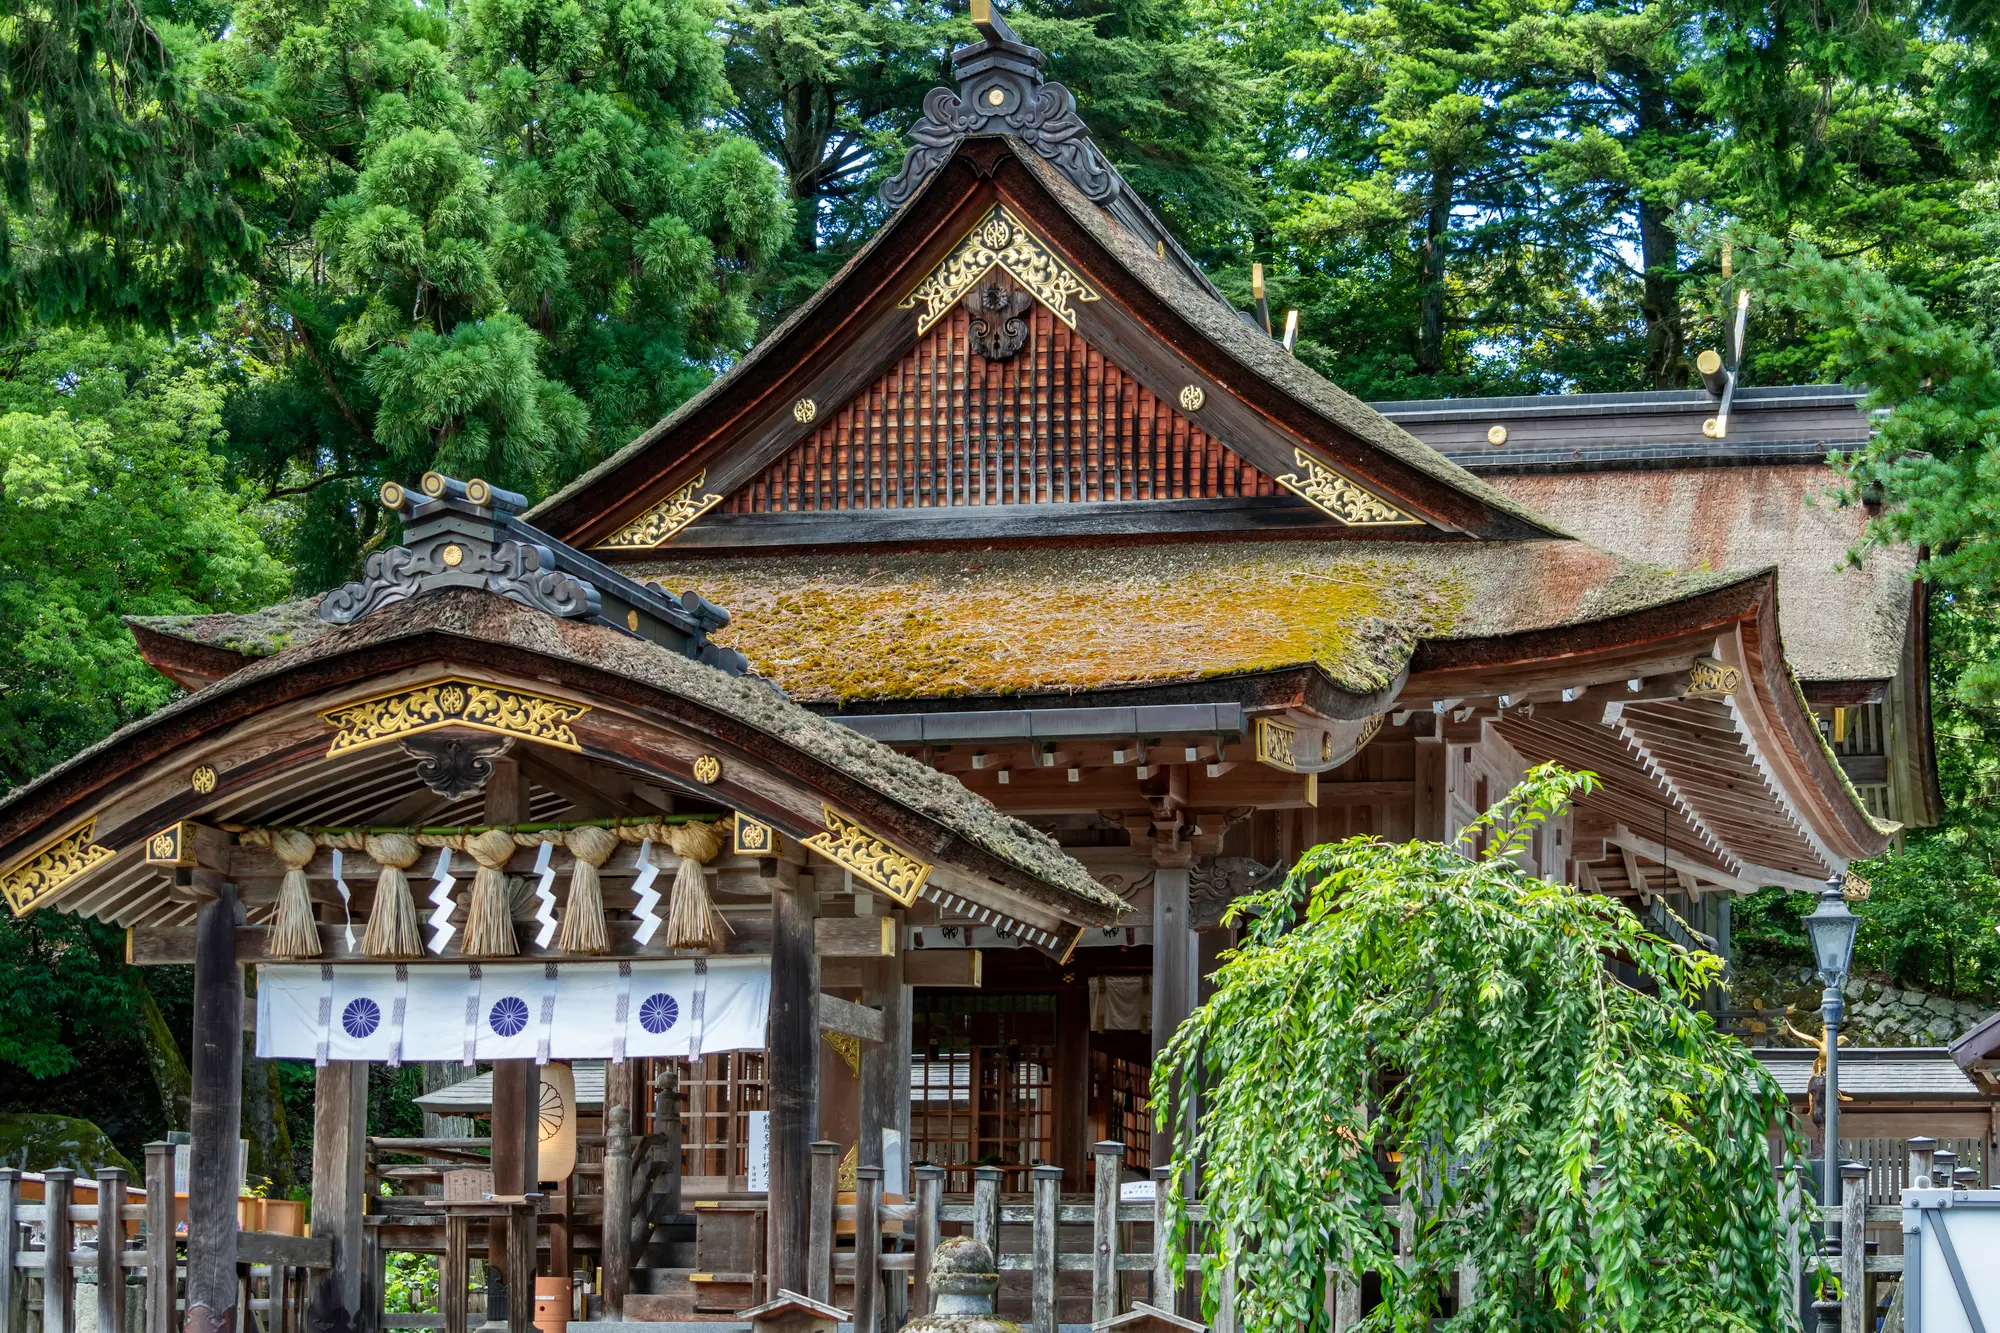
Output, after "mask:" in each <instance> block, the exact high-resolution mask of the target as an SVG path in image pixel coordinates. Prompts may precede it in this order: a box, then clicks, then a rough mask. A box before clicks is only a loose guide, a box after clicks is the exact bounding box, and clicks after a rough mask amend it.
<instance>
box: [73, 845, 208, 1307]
mask: <svg viewBox="0 0 2000 1333" xmlns="http://www.w3.org/2000/svg"><path fill="white" fill-rule="evenodd" d="M241 916H242V909H241V908H240V907H239V906H238V905H237V901H236V886H235V885H234V884H224V885H223V886H222V891H221V893H220V894H219V895H218V896H217V897H216V898H214V899H212V900H210V901H209V902H206V903H203V904H202V906H201V910H200V911H199V912H198V913H197V914H196V915H195V927H194V932H195V944H194V1068H193V1071H192V1073H193V1077H192V1080H191V1081H192V1095H191V1096H190V1098H189V1104H188V1128H189V1130H190V1131H191V1133H192V1144H191V1146H190V1148H189V1151H188V1258H187V1317H186V1321H185V1323H184V1325H183V1327H184V1328H185V1329H186V1330H187V1333H233V1331H234V1330H235V1328H236V1326H237V1325H236V1293H237V1282H236V1196H237V1194H238V1193H239V1192H240V1190H241V1188H242V1182H241V1181H239V1180H238V1179H237V1170H238V1160H237V1154H238V1151H239V1150H238V1146H237V1145H238V1140H239V1139H240V1138H241V1136H242V1110H243V969H242V968H241V967H240V966H239V965H238V964H237V962H236V927H237V925H238V923H239V921H240V919H241ZM47 1328H48V1333H67V1331H66V1330H59V1329H57V1328H56V1326H55V1325H53V1324H49V1325H47Z"/></svg>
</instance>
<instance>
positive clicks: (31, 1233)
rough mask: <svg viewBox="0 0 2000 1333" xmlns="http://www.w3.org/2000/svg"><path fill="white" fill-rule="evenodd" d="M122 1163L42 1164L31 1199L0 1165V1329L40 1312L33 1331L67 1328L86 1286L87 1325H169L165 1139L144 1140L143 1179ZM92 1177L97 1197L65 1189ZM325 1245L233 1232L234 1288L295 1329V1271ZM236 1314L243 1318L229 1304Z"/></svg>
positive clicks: (177, 1320) (169, 1165)
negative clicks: (90, 1318) (92, 1309)
mask: <svg viewBox="0 0 2000 1333" xmlns="http://www.w3.org/2000/svg"><path fill="white" fill-rule="evenodd" d="M125 1175H126V1173H125V1172H124V1171H123V1170H122V1169H119V1168H116V1167H106V1168H103V1169H101V1170H99V1171H98V1172H97V1173H96V1175H95V1178H94V1179H90V1178H85V1179H82V1180H79V1179H78V1178H77V1174H76V1172H74V1171H71V1170H67V1169H61V1168H57V1169H51V1170H48V1171H45V1172H43V1173H42V1176H41V1186H42V1199H41V1201H40V1202H35V1201H33V1200H31V1199H28V1198H26V1197H25V1196H24V1193H23V1189H22V1186H23V1184H24V1183H31V1182H29V1181H28V1180H27V1178H26V1177H24V1176H23V1174H22V1173H21V1172H20V1171H17V1170H14V1169H12V1168H0V1321H4V1322H5V1324H6V1326H7V1327H8V1328H9V1329H10V1330H11V1329H14V1328H16V1327H23V1326H25V1327H24V1333H35V1320H34V1316H35V1315H36V1314H39V1316H40V1318H39V1333H75V1329H76V1327H77V1321H76V1309H77V1302H78V1301H79V1300H81V1299H84V1298H86V1296H88V1295H89V1294H90V1293H88V1292H87V1291H86V1290H85V1289H86V1288H91V1287H93V1286H94V1288H95V1292H94V1299H95V1301H96V1307H97V1330H98V1333H176V1331H177V1330H178V1329H179V1328H180V1325H181V1317H180V1301H181V1291H180V1280H181V1277H182V1275H183V1266H182V1264H181V1261H180V1254H179V1242H178V1240H177V1238H176V1236H175V1226H176V1219H175V1210H174V1150H173V1147H172V1145H170V1144H165V1143H149V1144H147V1145H146V1188H145V1189H144V1190H143V1191H139V1190H134V1189H131V1188H130V1187H129V1186H128V1184H127V1182H126V1179H125ZM93 1187H94V1191H95V1193H96V1196H97V1198H96V1202H94V1203H83V1202H81V1201H79V1200H78V1199H77V1198H76V1197H75V1196H76V1194H77V1192H78V1190H79V1188H82V1189H91V1188H93ZM86 1230H87V1231H88V1232H89V1233H90V1234H88V1235H80V1234H79V1233H80V1232H83V1231H86ZM37 1236H39V1238H40V1240H39V1243H36V1237H37ZM332 1254H333V1243H332V1242H331V1241H329V1240H325V1239H321V1240H312V1239H309V1238H306V1237H302V1236H276V1235H269V1234H266V1233H263V1232H255V1231H243V1232H238V1233H237V1237H236V1258H237V1270H238V1273H239V1274H240V1276H241V1281H240V1282H239V1283H238V1289H239V1291H240V1292H241V1293H242V1295H241V1297H240V1299H241V1300H242V1301H243V1302H244V1304H245V1305H246V1306H247V1307H248V1309H251V1310H255V1311H258V1312H260V1313H262V1314H263V1315H264V1317H265V1324H266V1327H267V1328H269V1329H270V1330H271V1333H300V1330H302V1329H303V1328H304V1327H305V1318H304V1316H305V1304H306V1299H307V1292H306V1288H307V1285H308V1281H307V1276H306V1275H307V1273H309V1272H310V1271H311V1270H313V1269H324V1268H327V1267H330V1266H331V1264H332V1262H333V1260H332ZM260 1292H261V1293H262V1294H261V1295H259V1293H260ZM17 1310H25V1311H26V1312H27V1313H28V1315H29V1319H28V1320H26V1321H23V1325H16V1324H15V1323H14V1322H13V1321H14V1320H15V1318H16V1315H15V1312H16V1311H17ZM236 1326H237V1327H238V1328H245V1327H247V1326H248V1325H247V1323H246V1321H245V1320H244V1319H243V1318H242V1317H241V1315H240V1314H239V1317H238V1319H237V1324H236Z"/></svg>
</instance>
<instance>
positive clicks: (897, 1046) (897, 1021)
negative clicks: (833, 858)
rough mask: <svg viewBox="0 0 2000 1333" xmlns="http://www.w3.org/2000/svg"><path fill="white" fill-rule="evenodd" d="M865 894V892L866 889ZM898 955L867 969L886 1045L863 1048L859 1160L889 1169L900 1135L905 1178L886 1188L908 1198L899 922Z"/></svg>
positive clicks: (868, 992)
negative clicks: (891, 1143) (889, 1136)
mask: <svg viewBox="0 0 2000 1333" xmlns="http://www.w3.org/2000/svg"><path fill="white" fill-rule="evenodd" d="M863 892H865V890H863ZM896 935H897V944H896V956H895V957H893V958H871V959H868V960H866V961H865V962H864V963H863V964H862V968H861V1003H863V1004H865V1005H868V1006H869V1007H871V1008H874V1009H880V1010H881V1011H882V1027H883V1030H884V1033H885V1035H886V1037H887V1040H886V1041H882V1042H879V1043H878V1042H867V1043H864V1044H863V1045H862V1047H861V1151H860V1154H859V1156H858V1157H857V1158H856V1159H855V1160H856V1161H857V1162H858V1163H859V1164H860V1165H862V1166H873V1167H884V1166H886V1165H887V1163H886V1162H885V1161H884V1160H883V1156H882V1136H883V1133H884V1131H888V1132H890V1133H894V1134H896V1135H898V1136H899V1139H900V1142H901V1143H902V1145H903V1149H902V1159H901V1160H902V1163H903V1170H902V1174H901V1177H900V1178H898V1179H893V1180H889V1181H888V1183H887V1184H885V1185H884V1187H883V1188H884V1189H886V1190H888V1191H889V1192H890V1193H892V1194H901V1195H905V1196H907V1195H908V1193H909V1189H910V1181H909V1171H910V1043H911V1036H910V1021H911V1012H910V1010H911V1006H910V988H909V987H908V986H906V985H905V984H903V950H902V919H901V916H900V914H898V917H897V922H896Z"/></svg>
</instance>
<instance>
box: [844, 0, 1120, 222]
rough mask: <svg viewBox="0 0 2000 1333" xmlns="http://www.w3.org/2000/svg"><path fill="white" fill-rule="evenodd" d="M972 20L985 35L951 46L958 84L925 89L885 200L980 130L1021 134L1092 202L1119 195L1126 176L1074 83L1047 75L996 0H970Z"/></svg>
mask: <svg viewBox="0 0 2000 1333" xmlns="http://www.w3.org/2000/svg"><path fill="white" fill-rule="evenodd" d="M972 21H973V22H974V23H976V24H978V25H979V30H980V32H981V33H983V34H984V35H985V40H984V41H980V42H976V43H974V44H973V45H971V46H961V47H959V48H958V49H957V50H956V51H953V52H952V53H951V67H952V71H953V73H955V74H956V75H957V76H958V91H957V92H953V91H952V90H951V89H949V88H933V89H931V90H930V92H929V93H928V94H927V95H926V96H925V97H924V114H923V116H922V118H921V119H919V120H918V121H917V123H916V124H915V125H912V126H911V127H910V137H911V138H912V139H915V140H916V141H917V142H916V147H914V148H912V149H911V150H910V153H909V156H908V157H906V158H904V159H903V168H902V170H901V171H898V172H897V173H896V174H895V175H894V176H892V177H891V178H890V179H888V180H886V181H884V182H882V191H881V193H882V201H883V202H884V203H886V204H888V205H889V206H890V207H891V208H900V207H901V206H902V205H903V204H905V203H907V202H908V201H909V199H910V197H911V196H912V195H914V194H915V193H916V192H917V188H918V187H919V186H921V185H922V184H923V183H924V182H925V181H926V180H928V179H930V176H931V173H932V172H934V171H936V170H937V169H938V167H939V166H941V165H942V164H943V163H944V160H945V159H946V158H947V157H949V156H951V151H952V149H953V148H954V147H955V146H956V145H957V144H958V142H959V140H961V139H964V138H967V137H968V136H971V135H977V134H1013V135H1017V136H1019V137H1020V138H1021V139H1022V140H1023V141H1024V142H1025V143H1027V145H1028V146H1029V147H1030V148H1033V149H1034V150H1035V151H1036V152H1037V153H1039V154H1040V155H1041V156H1042V157H1045V158H1047V159H1048V160H1049V161H1050V162H1052V163H1054V164H1055V166H1056V169H1057V170H1058V171H1060V172H1062V174H1063V175H1064V176H1066V177H1067V178H1068V179H1069V181H1070V183H1071V184H1073V185H1075V186H1076V188H1077V189H1079V190H1081V191H1083V193H1084V195H1085V197H1086V198H1088V199H1089V200H1090V201H1091V202H1092V203H1095V204H1109V203H1110V202H1111V201H1112V200H1113V199H1116V198H1117V197H1118V194H1119V190H1120V187H1121V185H1122V184H1123V182H1122V181H1121V180H1120V179H1119V176H1118V173H1117V172H1116V171H1114V170H1112V167H1111V163H1110V161H1109V160H1108V159H1106V157H1105V156H1104V153H1103V151H1102V150H1101V149H1099V148H1098V146H1097V143H1096V141H1095V140H1094V139H1092V138H1091V137H1090V127H1089V126H1087V125H1085V124H1084V123H1083V118H1082V117H1081V116H1079V115H1078V114H1077V110H1076V98H1075V97H1074V96H1073V95H1072V94H1071V93H1070V90H1069V89H1067V88H1065V87H1063V85H1061V84H1060V83H1044V82H1043V81H1042V67H1043V63H1044V59H1045V58H1044V56H1043V55H1042V53H1041V52H1040V51H1039V50H1037V49H1036V48H1034V47H1032V46H1029V45H1028V44H1027V43H1025V42H1023V41H1022V40H1021V39H1020V37H1019V36H1018V35H1017V34H1016V33H1015V32H1014V30H1013V29H1012V28H1010V27H1008V26H1007V20H1006V19H1004V18H1002V17H1001V16H1000V12H999V10H998V9H997V8H995V7H994V5H993V4H992V0H972Z"/></svg>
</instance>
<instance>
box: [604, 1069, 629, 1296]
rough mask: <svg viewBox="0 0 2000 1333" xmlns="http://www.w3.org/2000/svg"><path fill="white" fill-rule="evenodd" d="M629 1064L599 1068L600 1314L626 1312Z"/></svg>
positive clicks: (627, 1278)
mask: <svg viewBox="0 0 2000 1333" xmlns="http://www.w3.org/2000/svg"><path fill="white" fill-rule="evenodd" d="M631 1098H632V1063H631V1061H629V1060H628V1061H626V1062H625V1063H624V1064H619V1065H606V1066H605V1067H604V1106H605V1112H604V1221H603V1225H602V1227H601V1228H600V1230H599V1250H598V1257H599V1259H600V1261H601V1262H602V1264H603V1268H604V1277H603V1289H602V1302H603V1306H604V1318H605V1319H607V1320H610V1321H612V1322H614V1323H615V1322H617V1321H618V1320H621V1319H623V1318H624V1317H625V1292H626V1290H627V1289H628V1288H629V1287H630V1286H631V1284H632V1135H631V1132H630V1126H631V1123H632V1105H631Z"/></svg>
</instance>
